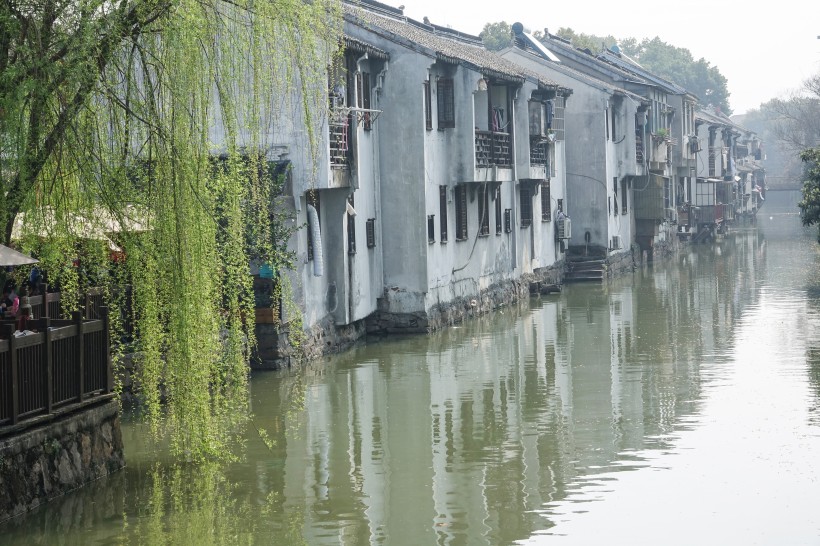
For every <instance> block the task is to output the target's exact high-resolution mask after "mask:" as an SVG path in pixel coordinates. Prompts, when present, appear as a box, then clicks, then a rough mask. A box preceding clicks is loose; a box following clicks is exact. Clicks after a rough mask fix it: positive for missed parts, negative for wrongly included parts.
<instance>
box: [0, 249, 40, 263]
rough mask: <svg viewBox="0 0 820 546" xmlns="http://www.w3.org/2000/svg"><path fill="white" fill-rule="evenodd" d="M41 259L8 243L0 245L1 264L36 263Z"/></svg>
mask: <svg viewBox="0 0 820 546" xmlns="http://www.w3.org/2000/svg"><path fill="white" fill-rule="evenodd" d="M39 261H40V260H35V259H34V258H32V257H31V256H26V255H25V254H23V253H22V252H17V251H16V250H14V249H13V248H9V247H7V246H6V245H0V266H7V265H28V264H36V263H37V262H39Z"/></svg>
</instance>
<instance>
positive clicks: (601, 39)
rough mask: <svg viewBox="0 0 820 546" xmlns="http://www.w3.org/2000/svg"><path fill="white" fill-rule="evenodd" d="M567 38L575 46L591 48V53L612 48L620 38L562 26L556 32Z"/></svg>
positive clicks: (557, 34)
mask: <svg viewBox="0 0 820 546" xmlns="http://www.w3.org/2000/svg"><path fill="white" fill-rule="evenodd" d="M555 35H556V36H559V37H561V38H563V39H565V40H569V41H570V42H571V43H572V45H573V46H574V47H577V48H578V49H585V50H589V52H590V53H592V54H596V53H599V52H600V51H601V50H602V49H606V48H610V47H612V46H613V45H615V44H617V43H618V40H617V39H616V38H615V37H614V36H612V35H609V36H596V35H595V34H585V33H583V32H575V31H574V30H572V29H571V28H569V27H561V28H559V29H558V31H557V32H556V33H555Z"/></svg>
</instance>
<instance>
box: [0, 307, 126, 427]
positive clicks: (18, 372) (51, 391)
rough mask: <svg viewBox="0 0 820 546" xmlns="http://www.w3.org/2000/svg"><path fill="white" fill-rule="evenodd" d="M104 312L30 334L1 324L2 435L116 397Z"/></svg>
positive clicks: (40, 324)
mask: <svg viewBox="0 0 820 546" xmlns="http://www.w3.org/2000/svg"><path fill="white" fill-rule="evenodd" d="M98 312H99V314H100V318H99V319H98V320H85V319H83V318H82V313H80V312H75V313H74V314H73V318H72V319H71V320H51V319H48V318H45V319H39V320H31V321H29V322H28V324H27V326H26V328H27V329H26V330H25V332H24V333H21V332H16V333H15V326H14V324H13V323H12V322H10V321H3V322H2V323H0V435H2V434H5V433H9V432H12V431H15V430H18V429H20V427H21V426H23V427H24V426H25V423H26V422H29V424H33V423H35V422H40V421H42V420H44V419H48V418H49V417H51V416H53V415H55V414H60V413H64V412H66V411H71V410H73V409H74V408H76V407H79V406H82V405H84V404H86V403H88V402H95V401H98V400H104V399H105V400H107V399H109V398H110V397H111V396H113V394H112V389H113V375H112V371H111V363H110V359H109V345H108V343H109V342H108V339H109V338H108V335H109V324H108V308H107V307H100V308H99V309H98ZM18 425H19V426H18Z"/></svg>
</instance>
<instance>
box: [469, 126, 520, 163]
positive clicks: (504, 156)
mask: <svg viewBox="0 0 820 546" xmlns="http://www.w3.org/2000/svg"><path fill="white" fill-rule="evenodd" d="M475 164H476V167H493V166H496V167H512V139H511V138H510V134H509V133H494V132H492V131H476V132H475Z"/></svg>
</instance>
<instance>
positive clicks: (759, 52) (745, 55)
mask: <svg viewBox="0 0 820 546" xmlns="http://www.w3.org/2000/svg"><path fill="white" fill-rule="evenodd" d="M381 1H382V2H384V3H386V4H388V5H391V6H396V7H397V6H400V5H402V4H404V6H405V9H404V13H405V15H407V16H408V17H411V18H413V19H416V20H419V21H421V20H422V19H423V18H424V16H427V17H429V18H430V21H431V22H433V23H435V24H437V25H443V26H447V25H449V26H451V27H453V28H454V29H456V30H461V31H463V32H468V33H471V34H478V33H479V32H481V29H482V28H483V27H484V24H485V23H489V22H498V21H507V22H508V23H510V24H512V23H514V22H516V21H520V22H521V23H523V24H524V26H525V27H526V28H528V29H530V30H531V31H534V30H539V29H543V28H544V27H547V28H549V29H550V31H552V32H554V31H556V30H558V28H560V27H570V28H572V29H573V30H575V31H576V32H583V33H586V34H595V35H599V36H606V35H608V34H611V35H613V36H615V37H616V38H627V37H634V38H638V39H641V38H645V37H646V38H653V37H655V36H660V38H661V39H662V40H663V41H665V42H667V43H669V44H672V45H674V46H677V47H683V48H686V49H688V50H689V51H691V52H692V55H693V56H694V57H695V59H699V58H701V57H703V58H705V59H706V60H707V61H709V62H710V63H711V64H712V65H713V66H717V67H718V70H720V73H721V74H723V75H724V76H725V77H726V78H727V79H728V81H729V92H730V93H731V96H730V97H729V102H730V104H731V106H732V109H733V110H734V113H735V114H742V113H744V112H746V111H747V110H749V109H751V108H757V107H758V106H759V105H760V103H762V102H766V101H767V100H769V99H771V98H773V97H776V96H781V95H783V94H784V93H787V92H789V91H791V90H794V89H796V88H798V87H800V85H801V84H802V82H803V80H805V79H806V78H808V77H809V76H811V75H813V74H816V73H817V72H820V39H818V38H817V37H818V36H820V17H819V16H820V7H818V5H817V4H815V1H816V0H809V1H806V0H781V1H779V2H769V3H767V4H768V6H769V7H766V8H763V7H759V6H760V5H761V3H760V2H756V1H753V0H745V1H743V2H739V1H737V0H708V1H704V0H687V1H685V2H672V3H670V2H667V3H652V2H646V1H645V0H644V1H640V2H639V1H635V0H620V1H611V0H610V1H607V2H604V1H602V0H581V1H578V0H571V1H568V2H553V1H540V2H538V1H533V0H499V1H496V2H490V1H488V0H478V1H467V0H381ZM812 5H814V6H815V7H813V8H812V7H811V6H812ZM658 13H665V14H667V15H657V14H658Z"/></svg>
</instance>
